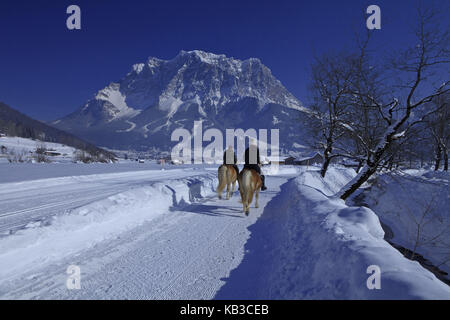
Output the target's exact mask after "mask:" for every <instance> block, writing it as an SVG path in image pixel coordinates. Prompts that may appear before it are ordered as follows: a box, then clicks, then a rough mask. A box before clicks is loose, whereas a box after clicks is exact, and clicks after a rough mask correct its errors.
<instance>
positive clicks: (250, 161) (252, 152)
mask: <svg viewBox="0 0 450 320" xmlns="http://www.w3.org/2000/svg"><path fill="white" fill-rule="evenodd" d="M260 164H261V161H260V159H259V149H258V147H257V146H256V144H253V143H252V144H250V146H249V147H248V148H247V150H245V165H244V169H253V170H255V171H256V172H258V174H259V175H260V176H261V180H262V186H261V190H266V189H267V187H266V183H265V180H266V179H265V176H264V175H262V174H261V168H260V166H259V165H260Z"/></svg>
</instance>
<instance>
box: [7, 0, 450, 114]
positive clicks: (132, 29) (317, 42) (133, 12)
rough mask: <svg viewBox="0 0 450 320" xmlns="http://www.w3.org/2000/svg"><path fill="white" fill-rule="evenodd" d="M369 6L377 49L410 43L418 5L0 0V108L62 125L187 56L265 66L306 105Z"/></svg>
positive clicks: (338, 0) (402, 0)
mask: <svg viewBox="0 0 450 320" xmlns="http://www.w3.org/2000/svg"><path fill="white" fill-rule="evenodd" d="M436 2H437V3H438V5H442V7H444V5H445V6H446V9H445V10H447V11H448V3H449V1H447V0H442V1H436ZM70 4H77V5H79V6H80V7H81V12H82V30H80V31H69V30H67V28H66V18H67V16H68V15H67V14H66V8H67V6H69V5H70ZM370 4H377V5H379V6H380V7H381V12H382V30H380V31H375V32H376V33H377V35H376V37H377V38H376V39H377V40H376V41H377V42H376V44H377V45H378V47H379V48H382V47H386V48H392V47H400V46H401V45H403V44H404V43H405V42H406V41H407V40H410V39H411V36H410V32H411V31H412V30H411V26H412V25H413V22H414V14H415V12H414V10H415V9H414V5H415V1H414V0H395V1H393V0H389V1H386V0H374V1H365V0H333V1H331V0H330V1H328V0H311V1H305V0H291V1H282V0H277V1H265V0H240V1H235V0H226V1H218V0H206V1H204V0H183V1H172V0H164V1H158V0H127V1H113V0H108V1H107V0H89V1H81V0H71V1H66V0H53V1H48V0H43V1H41V0H28V1H23V0H1V2H0V101H3V102H5V103H7V104H9V105H10V106H12V107H13V108H16V109H18V110H20V111H22V112H24V113H26V114H28V115H30V116H32V117H34V118H37V119H40V120H50V119H56V118H59V117H61V116H64V115H66V114H68V113H70V112H72V111H74V110H75V109H77V108H78V107H80V106H81V105H82V104H83V103H84V102H85V101H86V100H87V99H89V98H91V97H92V95H93V94H94V93H95V92H96V91H97V90H99V89H101V88H103V87H104V86H106V85H108V84H109V83H110V82H112V81H117V80H119V79H120V78H122V77H123V76H124V75H125V74H126V73H127V72H129V70H130V68H131V66H132V65H133V64H134V63H138V62H144V61H145V60H146V59H147V58H148V57H149V56H155V57H158V58H162V59H171V58H173V57H174V56H176V55H177V53H178V52H179V51H180V50H182V49H184V50H192V49H200V50H205V51H210V52H214V53H223V54H226V55H227V56H232V57H235V58H239V59H247V58H249V57H257V58H260V59H261V60H262V62H263V63H264V64H265V65H266V66H268V67H269V68H270V69H271V70H272V72H273V74H274V75H275V76H276V77H277V78H278V79H279V80H280V81H281V82H282V83H283V84H284V85H285V86H286V87H287V89H289V90H290V91H291V92H292V93H293V94H294V95H295V96H297V97H298V98H299V99H300V100H304V99H303V98H304V97H305V96H306V94H307V82H308V68H309V65H310V63H311V60H312V58H313V57H314V55H315V54H320V53H322V52H325V51H329V50H336V51H338V50H339V49H342V48H345V47H346V46H349V45H351V43H352V39H353V36H354V33H355V32H357V31H358V32H361V31H362V30H364V28H365V18H366V15H364V11H365V8H367V6H368V5H370Z"/></svg>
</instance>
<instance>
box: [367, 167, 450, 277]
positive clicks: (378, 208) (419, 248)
mask: <svg viewBox="0 0 450 320" xmlns="http://www.w3.org/2000/svg"><path fill="white" fill-rule="evenodd" d="M449 182H450V173H448V172H434V171H429V170H406V171H405V172H403V173H400V172H399V173H387V174H382V175H379V176H378V177H377V179H376V181H375V183H374V184H373V185H372V187H371V188H370V189H369V190H367V191H366V192H363V193H362V194H361V195H360V196H358V198H359V199H360V201H361V200H362V201H364V202H365V203H367V204H368V206H369V207H370V208H372V209H373V210H374V211H375V212H376V213H377V215H378V216H379V217H380V219H381V221H382V222H383V223H384V224H385V225H387V226H388V227H389V228H390V229H391V232H390V233H391V234H389V238H390V239H389V240H390V241H392V242H393V243H395V244H397V245H400V246H402V247H405V248H408V249H410V250H412V249H414V248H416V253H418V254H420V255H422V256H424V257H425V258H426V259H428V260H430V261H431V262H432V263H433V265H435V266H438V267H439V268H440V269H442V270H444V271H445V272H447V273H450V261H449V258H450V211H449V209H448V208H449V207H450V192H449V188H450V187H449ZM418 228H419V230H420V234H419V237H417V230H418Z"/></svg>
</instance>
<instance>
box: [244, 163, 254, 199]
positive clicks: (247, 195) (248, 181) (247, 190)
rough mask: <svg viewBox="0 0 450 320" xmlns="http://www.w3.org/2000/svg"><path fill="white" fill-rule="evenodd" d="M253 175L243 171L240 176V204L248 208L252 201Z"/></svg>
mask: <svg viewBox="0 0 450 320" xmlns="http://www.w3.org/2000/svg"><path fill="white" fill-rule="evenodd" d="M252 178H253V174H252V171H251V170H245V171H244V173H243V175H242V189H243V190H242V195H243V199H242V202H243V203H245V204H246V205H248V206H250V204H251V203H252V201H253V189H254V188H253V186H252V184H253V179H252Z"/></svg>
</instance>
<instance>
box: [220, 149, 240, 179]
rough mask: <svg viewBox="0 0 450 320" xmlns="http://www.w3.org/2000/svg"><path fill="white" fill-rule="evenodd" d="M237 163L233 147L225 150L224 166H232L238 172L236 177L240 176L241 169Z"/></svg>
mask: <svg viewBox="0 0 450 320" xmlns="http://www.w3.org/2000/svg"><path fill="white" fill-rule="evenodd" d="M236 163H237V157H236V154H235V153H234V150H233V147H232V146H228V149H226V150H225V152H224V153H223V164H229V165H232V166H233V168H234V169H235V170H236V175H239V168H238V166H237V165H236Z"/></svg>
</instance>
